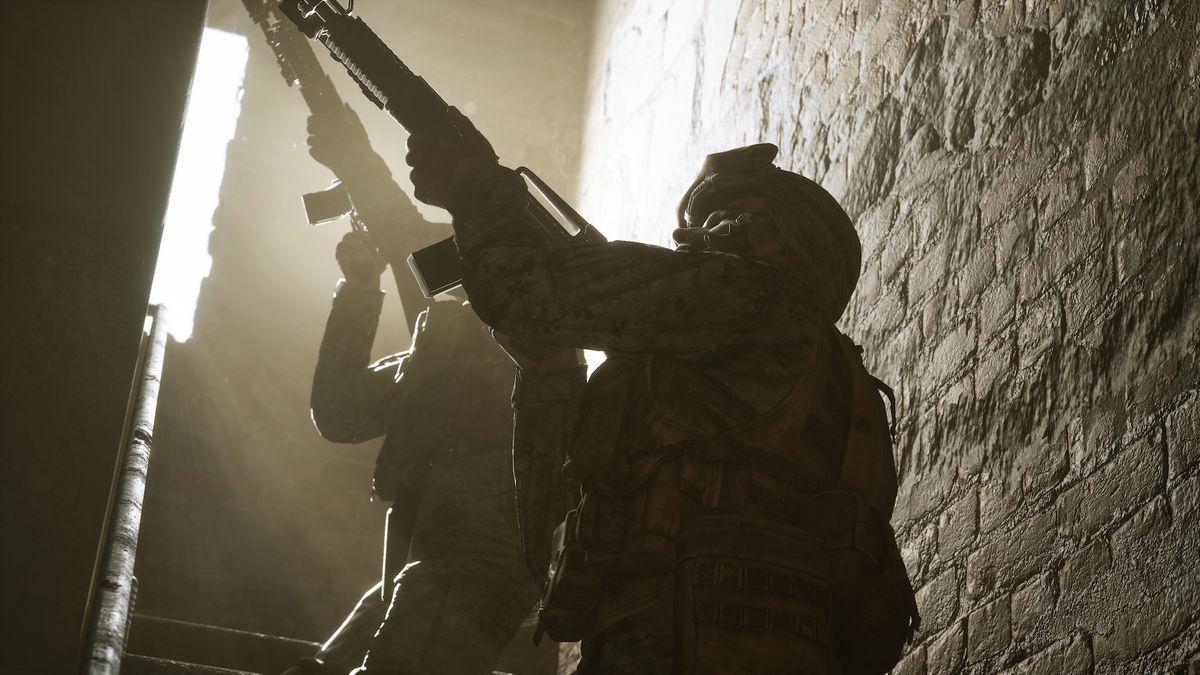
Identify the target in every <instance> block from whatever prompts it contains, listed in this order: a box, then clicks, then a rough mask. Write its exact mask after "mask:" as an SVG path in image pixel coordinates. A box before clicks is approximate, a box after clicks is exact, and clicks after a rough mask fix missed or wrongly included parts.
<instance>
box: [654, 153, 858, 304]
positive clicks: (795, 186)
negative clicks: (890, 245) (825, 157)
mask: <svg viewBox="0 0 1200 675" xmlns="http://www.w3.org/2000/svg"><path fill="white" fill-rule="evenodd" d="M777 154H779V148H777V147H776V146H775V145H773V144H771V143H758V144H755V145H748V146H746V147H742V148H734V149H732V150H726V151H724V152H718V153H714V154H711V155H709V156H708V157H706V158H705V160H704V164H703V165H702V166H701V167H700V173H699V175H697V177H696V179H695V180H694V181H693V182H692V184H691V186H690V187H689V188H688V189H687V191H686V192H685V193H684V197H683V199H682V200H681V201H680V202H679V207H678V210H677V214H676V215H677V218H678V221H679V227H688V226H689V225H692V226H695V225H699V224H701V223H703V222H704V220H705V218H707V217H708V215H709V214H710V213H712V212H713V211H715V210H718V209H720V208H722V207H723V206H724V205H726V204H728V203H729V202H731V201H734V200H737V199H741V198H743V197H762V198H763V199H766V200H767V204H768V207H767V211H768V213H770V215H771V218H772V220H773V222H774V223H775V224H776V228H777V229H778V231H779V234H780V237H781V238H782V239H783V242H784V246H785V247H786V248H787V250H788V252H789V253H790V254H792V255H794V256H795V257H796V259H797V261H798V263H799V265H798V266H799V268H800V269H802V270H804V272H803V273H804V276H805V278H806V280H807V281H808V282H809V283H810V284H811V285H812V287H813V289H814V290H815V291H816V293H817V295H818V297H820V299H821V300H822V304H823V305H824V310H825V313H826V314H827V316H828V318H829V320H830V321H831V322H832V321H837V319H838V318H839V317H841V315H842V312H843V311H845V309H846V304H847V303H849V302H850V295H851V294H852V293H853V292H854V286H855V285H856V284H857V283H858V274H859V265H860V264H861V258H862V247H861V244H860V243H859V240H858V234H857V233H856V232H855V231H854V225H853V224H851V222H850V216H848V215H846V212H845V210H843V209H842V207H841V205H840V204H838V202H837V200H836V199H834V198H833V196H831V195H830V194H829V193H828V192H826V191H825V189H824V188H822V187H821V186H820V185H817V184H816V183H815V182H813V181H812V180H809V179H808V178H805V177H804V176H801V175H800V174H797V173H792V172H790V171H784V170H783V169H780V168H779V167H777V166H775V165H774V164H773V162H774V160H775V156H776V155H777Z"/></svg>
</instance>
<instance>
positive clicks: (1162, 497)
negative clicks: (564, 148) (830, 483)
mask: <svg viewBox="0 0 1200 675" xmlns="http://www.w3.org/2000/svg"><path fill="white" fill-rule="evenodd" d="M1198 26H1200V9H1198V8H1197V6H1196V5H1195V3H1191V2H1184V1H1174V2H1172V1H1167V0H1164V1H1154V0H1138V1H1136V2H1116V1H1102V2H1072V1H1069V0H1067V1H1064V0H1026V1H1023V0H1007V1H997V0H963V1H962V2H949V1H946V0H930V1H922V2H916V1H912V0H904V1H899V2H880V1H879V0H845V1H843V2H836V1H835V2H817V1H815V0H809V1H807V2H806V1H803V0H794V1H791V2H789V1H784V0H706V1H705V2H700V1H699V0H698V1H697V2H686V3H685V2H673V3H672V2H668V1H666V0H609V1H608V2H605V3H603V10H602V19H601V21H600V28H599V34H598V39H597V43H596V50H597V51H596V57H595V59H594V67H593V72H592V78H591V81H590V94H591V102H590V104H589V116H588V122H587V128H586V136H585V148H584V163H583V169H582V176H581V183H582V185H583V186H584V188H583V191H582V199H581V210H582V212H583V213H584V214H585V215H586V216H587V217H589V218H590V219H592V220H593V221H594V222H596V223H597V224H598V225H599V226H600V227H601V228H602V229H604V230H605V231H606V232H607V233H609V234H610V236H612V235H615V236H616V237H618V238H631V239H640V240H644V241H651V242H658V243H663V242H666V241H668V236H669V232H670V229H671V228H672V227H673V225H672V223H673V210H672V209H673V206H674V204H675V203H676V201H677V200H678V198H679V195H680V190H681V189H682V188H683V187H684V186H685V185H687V184H688V182H689V181H690V179H691V178H692V176H694V172H695V170H696V167H697V165H698V163H699V161H700V159H701V158H702V157H703V155H704V154H705V153H707V152H710V151H715V150H720V149H725V148H728V147H732V146H736V145H740V144H745V143H750V142H756V141H760V140H765V141H772V142H775V143H777V144H778V145H779V146H780V148H781V157H780V161H779V163H780V164H781V165H782V166H784V167H787V168H791V169H794V170H796V171H799V172H802V173H804V174H806V175H809V176H811V177H813V178H815V179H816V180H818V181H819V182H821V183H822V184H823V185H825V186H826V187H827V188H829V189H830V190H831V191H832V192H833V194H834V195H835V196H837V197H838V198H839V199H841V200H842V202H843V204H844V205H845V206H846V207H847V210H848V211H849V212H850V214H851V215H852V217H854V219H855V220H856V221H857V226H858V229H859V233H860V237H861V239H862V241H863V251H864V263H863V267H862V278H861V280H860V282H859V287H858V293H857V295H856V297H855V299H854V300H853V302H852V304H851V305H850V308H849V310H848V311H847V314H846V316H845V317H844V319H843V322H842V324H843V328H844V330H845V331H847V332H848V333H849V334H850V335H851V336H852V337H854V338H855V339H856V340H858V341H859V342H860V343H862V344H864V345H865V346H866V350H867V351H866V353H867V357H868V359H869V364H870V365H871V366H872V367H873V369H874V370H875V372H877V373H878V374H879V375H880V376H881V377H882V378H883V379H884V380H886V381H888V382H890V383H892V384H893V385H894V386H895V387H896V389H897V392H898V394H899V399H900V411H901V415H902V417H901V424H900V439H901V440H900V444H899V448H898V459H899V465H900V467H901V474H902V488H901V495H900V500H899V507H898V511H897V516H896V519H895V525H896V527H897V530H898V531H899V534H900V537H901V539H902V541H903V548H904V555H905V558H906V561H907V563H908V567H909V569H910V571H911V573H912V575H913V578H914V580H915V582H916V584H917V586H918V587H919V588H920V592H919V600H920V603H921V609H922V611H923V613H924V616H925V628H924V630H923V631H922V632H921V634H920V636H919V642H918V643H917V644H916V645H915V646H914V647H913V648H911V649H910V650H909V652H908V655H907V657H906V658H905V660H904V661H903V663H902V665H901V666H900V667H899V668H898V669H897V672H901V673H905V674H914V673H951V672H974V673H995V672H1002V671H1008V670H1013V671H1014V672H1031V673H1078V672H1092V671H1095V672H1111V673H1117V672H1155V673H1159V672H1177V671H1174V670H1173V669H1176V668H1183V667H1185V664H1189V663H1190V668H1191V670H1190V671H1189V672H1195V669H1196V668H1197V656H1196V653H1197V649H1198V640H1200V623H1198V622H1197V616H1198V613H1200V577H1198V576H1197V574H1196V571H1195V570H1196V569H1197V565H1200V530H1198V529H1197V528H1196V527H1195V520H1196V518H1197V516H1198V515H1200V513H1198V510H1200V505H1198V494H1200V477H1198V468H1200V392H1198V373H1200V363H1198V362H1197V356H1196V354H1197V348H1198V347H1200V344H1198V335H1200V307H1198V303H1197V301H1196V298H1197V294H1198V291H1200V289H1198V280H1197V275H1198V271H1197V270H1198V267H1200V238H1198V237H1197V194H1198V191H1200V188H1198V187H1197V186H1198V185H1200V170H1198V167H1197V161H1198V160H1197V157H1200V145H1198V141H1197V131H1198V129H1200V46H1198V45H1200V39H1198V38H1200V30H1198Z"/></svg>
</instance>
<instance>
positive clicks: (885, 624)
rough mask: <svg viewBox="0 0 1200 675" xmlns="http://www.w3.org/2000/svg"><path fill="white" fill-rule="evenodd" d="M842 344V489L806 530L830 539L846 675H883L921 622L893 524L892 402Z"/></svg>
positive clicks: (821, 504) (818, 507)
mask: <svg viewBox="0 0 1200 675" xmlns="http://www.w3.org/2000/svg"><path fill="white" fill-rule="evenodd" d="M841 344H842V351H843V354H844V355H845V357H846V361H847V363H848V364H849V365H850V367H851V370H852V371H853V372H854V404H853V405H854V407H853V409H852V411H851V416H850V430H849V434H848V436H847V441H846V451H845V455H844V458H843V460H842V468H841V473H840V476H839V478H838V487H839V488H840V489H839V490H838V491H834V492H827V493H822V494H819V495H817V496H816V497H815V498H814V499H813V501H812V502H811V503H810V505H809V507H808V508H807V509H806V514H805V519H806V521H808V522H806V524H805V525H806V529H809V530H810V531H813V530H821V531H823V533H827V534H826V537H827V541H828V544H829V546H830V549H831V554H832V555H833V557H834V569H835V571H836V578H835V580H834V584H833V592H834V602H833V633H834V642H835V649H836V651H837V653H838V660H839V661H840V662H841V666H842V671H843V673H844V674H845V675H881V674H882V673H885V672H887V671H888V670H889V669H890V668H891V667H892V666H894V665H895V664H896V663H897V662H898V661H899V660H900V654H901V651H902V650H903V648H904V643H905V642H906V641H908V639H909V638H911V636H912V634H913V632H915V631H916V630H917V629H918V628H919V627H920V623H921V617H920V614H919V613H918V611H917V605H916V594H915V593H914V591H913V588H912V583H911V581H910V580H909V577H908V571H907V570H906V569H905V567H904V561H903V559H902V558H901V557H900V548H899V545H898V544H897V542H896V534H895V532H894V531H893V530H892V527H891V525H890V523H889V521H890V520H891V516H892V511H893V509H894V508H895V503H896V492H897V477H896V465H895V460H894V458H893V457H892V433H893V427H892V424H890V423H889V419H888V414H887V411H886V410H885V409H884V407H883V400H882V398H881V393H882V394H885V395H887V397H888V399H889V401H893V400H894V399H893V395H892V392H891V389H889V388H887V385H885V384H883V383H882V382H880V381H879V380H878V379H876V378H874V377H872V376H871V375H870V374H869V373H868V372H867V370H866V368H865V367H864V366H863V362H862V357H861V349H860V348H858V347H857V346H856V345H855V344H854V343H853V342H852V341H851V340H850V339H849V338H847V337H845V336H842V339H841ZM893 405H894V403H893Z"/></svg>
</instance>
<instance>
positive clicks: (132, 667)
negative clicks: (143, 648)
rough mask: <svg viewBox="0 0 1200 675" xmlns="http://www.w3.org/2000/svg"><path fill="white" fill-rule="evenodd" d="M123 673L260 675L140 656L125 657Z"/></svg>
mask: <svg viewBox="0 0 1200 675" xmlns="http://www.w3.org/2000/svg"><path fill="white" fill-rule="evenodd" d="M121 673H122V674H123V675H259V674H258V673H252V672H250V671H248V670H233V669H231V668H218V667H216V666H205V665H201V664H199V663H187V662H185V661H175V660H173V659H160V658H158V657H154V656H141V655H139V654H126V655H125V659H124V660H123V661H121Z"/></svg>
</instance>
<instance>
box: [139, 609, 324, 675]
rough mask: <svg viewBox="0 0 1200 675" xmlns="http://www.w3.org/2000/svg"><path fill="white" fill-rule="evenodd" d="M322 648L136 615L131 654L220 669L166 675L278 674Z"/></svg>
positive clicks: (306, 643)
mask: <svg viewBox="0 0 1200 675" xmlns="http://www.w3.org/2000/svg"><path fill="white" fill-rule="evenodd" d="M319 648H320V644H319V643H316V642H310V641H307V640H297V639H294V638H285V637H279V636H276V635H267V634H264V633H255V632H253V631H246V630H237V629H233V628H222V627H219V626H208V625H205V624H202V623H195V622H192V621H184V620H181V619H168V618H164V617H157V616H149V615H145V614H136V613H135V614H134V615H133V621H132V624H131V626H130V629H129V643H128V645H127V648H126V652H127V653H128V654H136V655H138V656H139V658H150V659H156V660H165V661H168V662H171V663H176V664H184V665H187V666H189V667H194V668H203V667H213V668H217V669H218V670H214V671H201V670H182V671H179V670H175V671H162V672H184V673H202V672H203V673H207V672H213V673H218V672H232V673H241V672H251V673H279V672H281V671H283V670H284V669H286V668H287V667H288V666H290V665H292V664H293V663H295V662H296V661H297V660H298V659H300V658H301V657H304V656H312V655H313V654H315V653H316V652H317V649H319ZM219 669H226V670H225V671H222V670H219ZM154 672H160V671H154Z"/></svg>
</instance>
